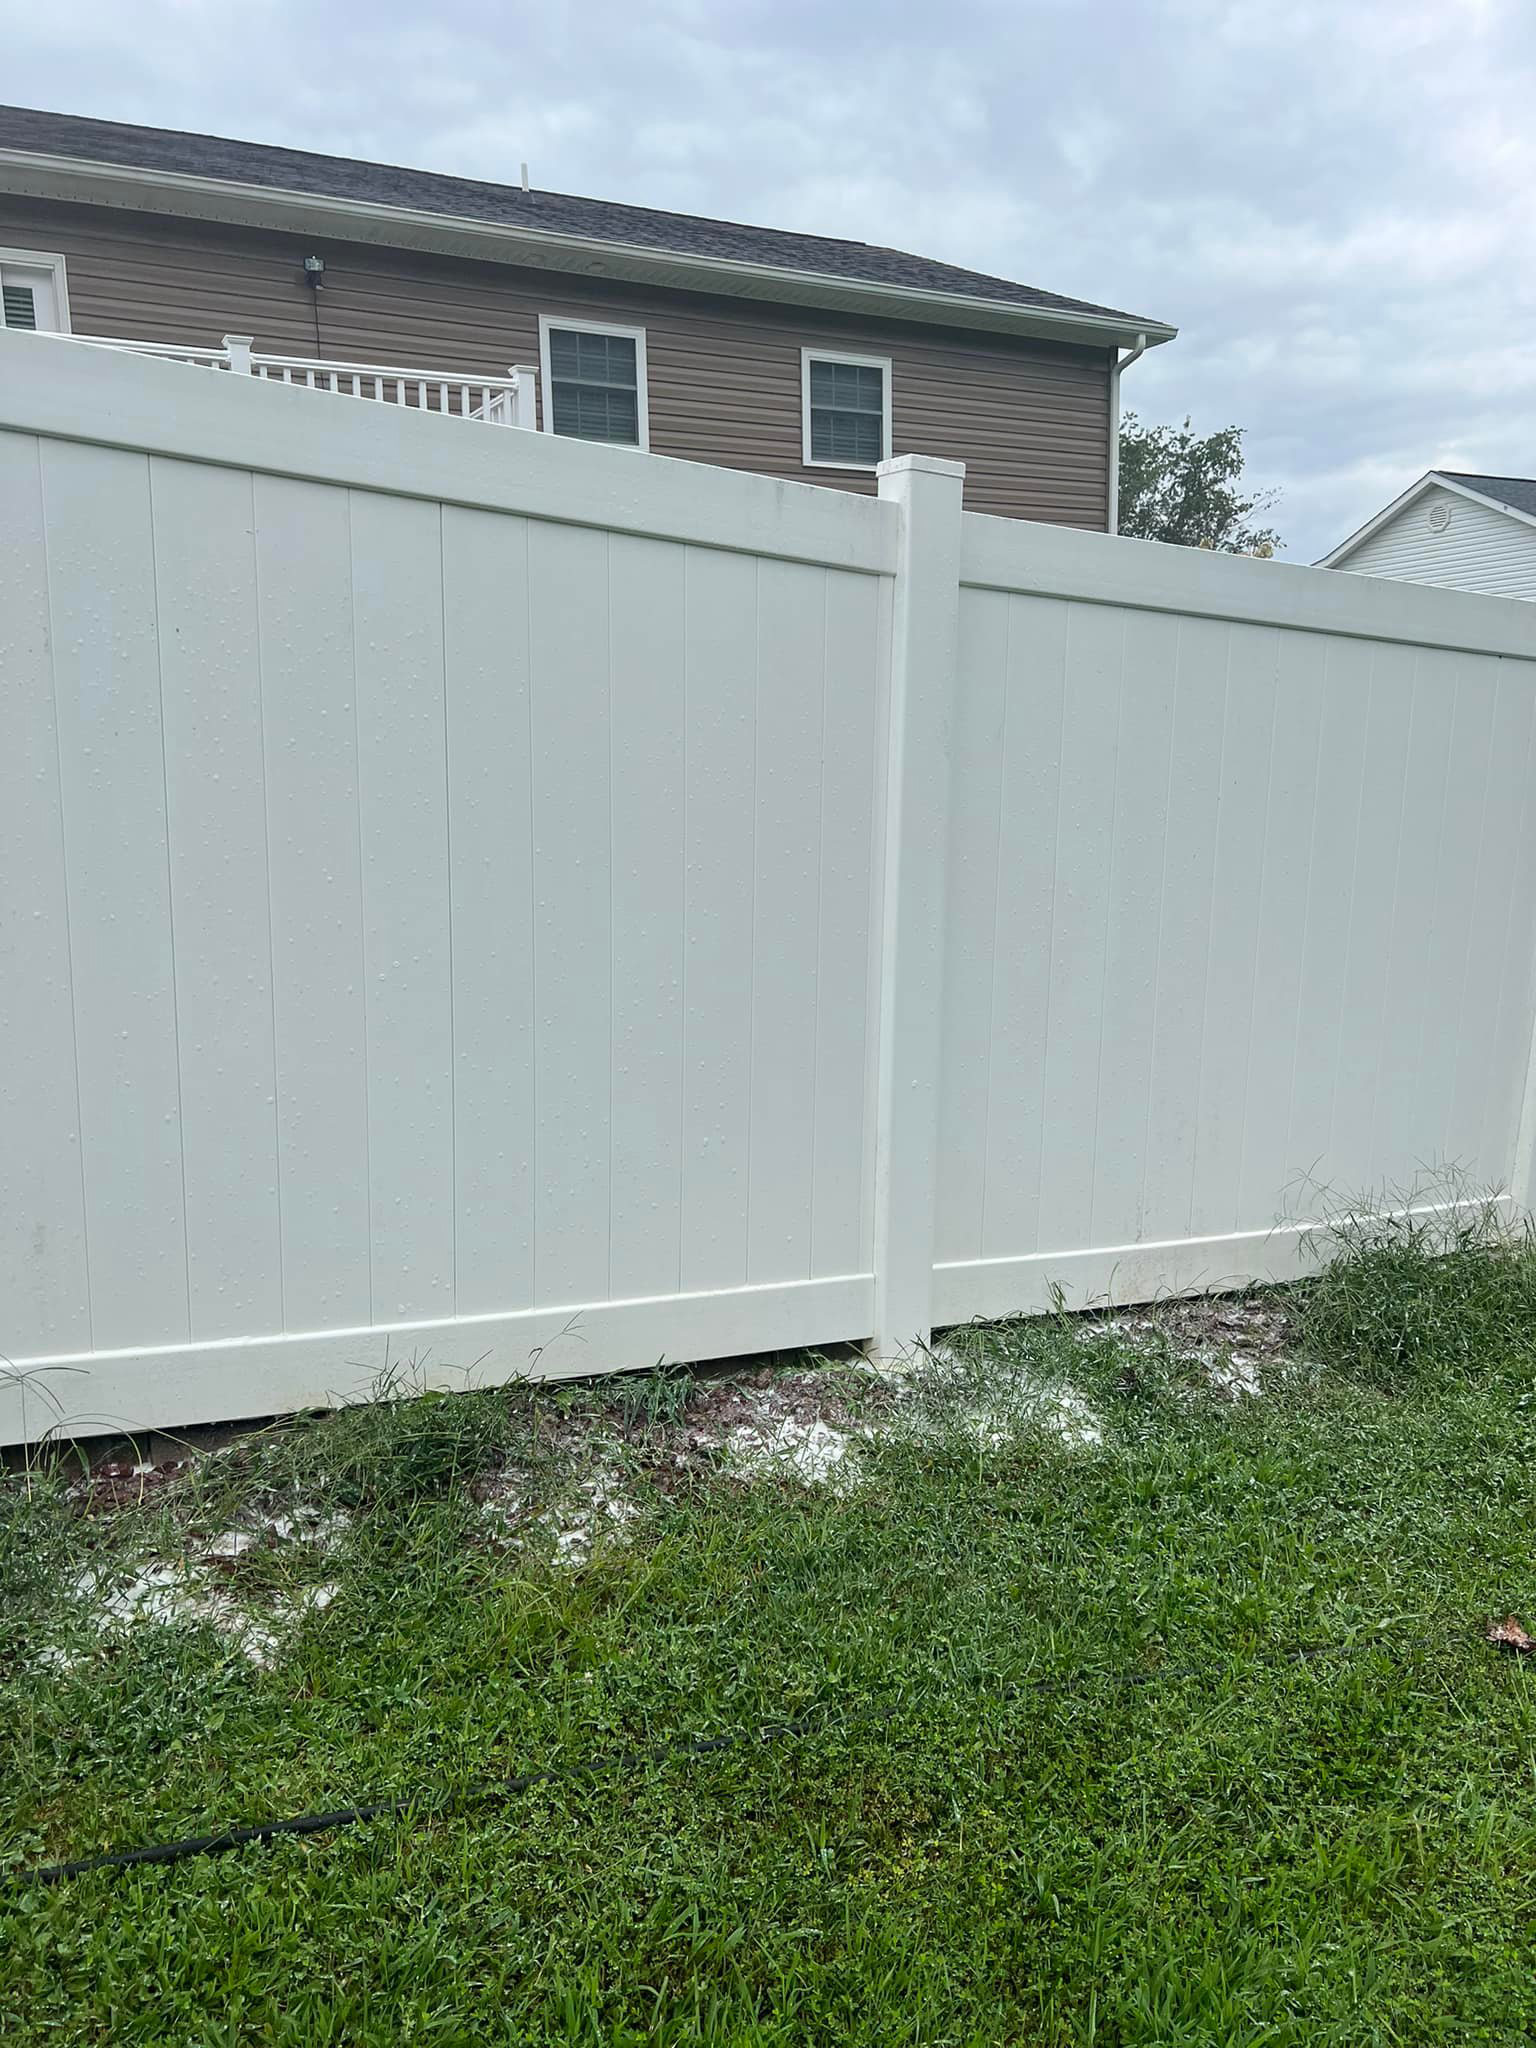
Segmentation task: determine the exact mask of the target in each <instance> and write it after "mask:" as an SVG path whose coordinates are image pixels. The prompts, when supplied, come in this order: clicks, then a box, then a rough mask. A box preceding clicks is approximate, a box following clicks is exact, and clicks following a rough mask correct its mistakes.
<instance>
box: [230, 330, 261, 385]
mask: <svg viewBox="0 0 1536 2048" xmlns="http://www.w3.org/2000/svg"><path fill="white" fill-rule="evenodd" d="M255 340H256V337H255V335H254V334H226V335H225V337H224V346H225V348H226V349H228V351H229V367H230V368H231V369H232V370H233V371H235V373H236V374H237V375H238V376H242V377H249V376H250V374H251V349H252V347H253V346H254V344H255Z"/></svg>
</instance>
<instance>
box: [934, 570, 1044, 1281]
mask: <svg viewBox="0 0 1536 2048" xmlns="http://www.w3.org/2000/svg"><path fill="white" fill-rule="evenodd" d="M1012 602H1013V600H1011V599H1010V598H1008V597H1007V596H1006V595H1005V594H1004V593H1003V592H1002V591H1000V590H978V591H975V592H973V593H972V594H971V596H970V598H969V600H968V602H967V603H965V604H963V605H962V606H961V609H960V678H961V682H960V687H959V688H958V689H957V691H956V703H955V712H954V737H953V740H952V742H951V745H952V752H951V755H950V775H951V778H952V782H953V789H954V800H953V802H952V803H951V804H950V807H949V867H948V872H949V875H950V877H951V881H950V887H949V896H950V913H949V916H948V917H947V918H946V920H945V930H944V1061H943V1067H942V1071H941V1073H940V1077H939V1130H940V1134H941V1139H940V1145H939V1178H938V1187H937V1190H936V1196H937V1202H936V1216H935V1225H934V1231H935V1236H934V1257H935V1258H936V1259H974V1258H979V1257H980V1255H981V1242H982V1207H983V1198H984V1194H985V1190H986V1180H987V1173H986V1144H987V1131H988V1126H989V1115H988V1110H989V1105H988V1100H987V1082H988V1078H989V1073H990V1059H989V1054H990V1051H991V1045H992V1008H993V1005H992V985H993V976H994V971H995V963H996V959H997V923H998V896H999V892H1000V890H1001V887H1002V874H1001V866H1002V863H1001V861H1000V859H999V842H1000V838H1001V833H1002V806H1003V763H1004V760H1005V758H1006V755H1007V750H1008V711H1009V703H1008V638H1009V611H1010V605H1011V604H1012ZM1014 710H1015V715H1016V716H1017V717H1018V718H1019V719H1020V721H1021V722H1025V723H1027V721H1028V720H1029V716H1030V705H1029V702H1028V699H1027V698H1025V699H1024V700H1023V701H1021V702H1019V703H1018V704H1017V705H1016V706H1015V707H1014ZM1015 742H1016V743H1017V734H1016V735H1015Z"/></svg>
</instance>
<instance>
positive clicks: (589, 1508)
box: [538, 1472, 640, 1565]
mask: <svg viewBox="0 0 1536 2048" xmlns="http://www.w3.org/2000/svg"><path fill="white" fill-rule="evenodd" d="M639 1513H640V1509H639V1507H638V1506H637V1505H636V1503H635V1502H634V1501H632V1500H631V1499H630V1497H629V1496H628V1494H627V1493H625V1491H624V1488H623V1484H622V1482H621V1480H620V1479H619V1477H618V1475H617V1474H616V1473H613V1472H596V1473H593V1474H592V1475H591V1477H590V1478H587V1479H585V1480H583V1481H582V1483H581V1484H580V1486H578V1487H577V1489H576V1493H575V1496H574V1498H572V1499H570V1500H565V1501H561V1502H559V1503H557V1505H556V1506H554V1507H552V1508H548V1509H546V1510H545V1512H544V1513H543V1514H542V1515H540V1516H539V1517H538V1526H539V1527H540V1528H541V1529H544V1530H547V1531H548V1533H549V1534H550V1535H551V1536H553V1537H554V1539H555V1558H556V1561H557V1563H560V1564H567V1565H582V1564H585V1563H586V1562H587V1560H588V1559H589V1558H590V1557H591V1555H592V1553H593V1551H594V1550H596V1549H597V1548H598V1547H599V1545H600V1544H602V1543H604V1542H612V1541H614V1540H615V1539H618V1540H622V1538H623V1535H624V1532H625V1530H626V1529H627V1528H628V1526H629V1524H630V1523H631V1522H633V1521H634V1520H635V1518H636V1516H637V1515H638V1514H639Z"/></svg>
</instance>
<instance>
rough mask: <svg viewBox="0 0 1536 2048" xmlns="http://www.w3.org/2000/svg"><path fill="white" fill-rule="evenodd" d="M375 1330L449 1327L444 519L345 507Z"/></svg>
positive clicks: (404, 510)
mask: <svg viewBox="0 0 1536 2048" xmlns="http://www.w3.org/2000/svg"><path fill="white" fill-rule="evenodd" d="M351 530H352V631H353V637H354V645H355V650H356V651H355V659H356V666H357V744H358V803H359V807H360V808H359V824H360V837H361V846H362V863H363V973H364V987H365V990H366V1013H367V1046H368V1177H369V1208H370V1213H371V1216H372V1228H373V1298H374V1314H375V1315H376V1316H386V1317H390V1318H400V1319H402V1320H403V1319H405V1318H411V1319H425V1318H430V1317H438V1316H451V1315H452V1314H453V1312H454V1285H453V1269H454V1252H453V1239H454V1208H453V1124H454V1118H453V1024H452V1002H453V983H452V963H451V945H450V937H451V929H450V922H449V891H448V806H447V760H446V735H445V717H444V707H443V579H442V512H441V509H440V508H439V507H438V506H436V505H430V504H426V503H424V502H422V501H420V500H417V499H410V498H387V497H385V496H384V495H383V494H382V493H380V492H377V491H360V492H357V493H355V494H354V496H353V499H352V517H351Z"/></svg>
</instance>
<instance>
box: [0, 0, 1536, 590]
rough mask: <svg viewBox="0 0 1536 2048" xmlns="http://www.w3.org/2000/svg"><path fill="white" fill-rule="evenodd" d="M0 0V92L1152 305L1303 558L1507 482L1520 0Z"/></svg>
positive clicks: (1200, 404)
mask: <svg viewBox="0 0 1536 2048" xmlns="http://www.w3.org/2000/svg"><path fill="white" fill-rule="evenodd" d="M230 20H231V17H230V16H229V13H228V9H227V8H226V7H222V6H215V5H213V4H212V0H138V4H137V5H135V6H134V7H132V8H123V7H122V6H121V5H120V4H115V0H114V4H112V5H108V4H106V0H60V4H57V5H55V6H54V7H53V8H51V9H47V10H43V9H39V8H37V7H35V6H34V5H32V4H31V0H0V31H3V35H4V47H5V49H6V80H5V93H6V96H7V97H8V98H10V99H12V100H15V101H19V102H22V103H25V104H29V105H33V106H43V107H54V108H65V109H69V110H72V111H77V112H80V113H88V114H98V115H106V116H115V117H117V118H119V119H126V120H138V121H146V122H152V123H159V124H163V125H165V126H169V127H181V128H202V129H209V130H212V131H214V132H215V133H223V134H229V135H237V136H244V137H249V138H252V139H255V140H260V141H271V142H281V143H285V144H288V145H291V146H298V147H308V148H312V149H320V150H330V151H335V152H338V153H341V154H347V155H372V156H378V157H381V158H384V159H387V160H389V161H393V162H397V163H407V164H416V165H420V166H422V167H424V168H427V169H435V170H451V171H458V172H461V173H463V174H466V175H469V176H475V177H484V178H502V179H508V180H515V179H516V177H517V175H518V166H519V164H520V162H521V161H522V160H523V159H525V158H526V159H527V160H528V162H529V164H530V166H531V170H532V175H533V178H534V182H535V183H536V184H542V185H545V186H550V187H553V188H555V189H559V190H565V191H574V192H586V193H596V194H603V195H607V196H611V197H615V198H622V199H626V200H631V201H635V202H638V203H641V204H651V205H659V206H673V207H681V208H687V209H691V210H694V211H697V212H701V213H714V214H720V215H724V216H726V217H728V218H734V219H746V220H755V221H763V222H769V223H773V224H776V225H782V226H789V227H800V228H807V229H815V230H819V231H820V232H823V233H828V234H835V235H845V236H850V237H858V238H863V239H867V240H872V241H882V242H890V243H895V244H896V245H898V246H902V247H907V248H916V249H918V250H920V251H922V252H923V253H925V254H930V255H935V256H941V257H947V258H948V259H950V260H951V261H954V262H958V263H962V264H967V265H970V266H972V267H974V268H978V269H984V270H992V271H996V272H999V273H1001V274H1002V275H1005V276H1011V277H1017V278H1022V279H1024V280H1026V281H1028V282H1030V283H1033V284H1039V285H1043V286H1045V287H1046V288H1048V289H1050V290H1055V291H1061V292H1066V293H1069V294H1072V295H1075V296H1079V297H1085V298H1093V299H1100V300H1103V301H1104V302H1106V303H1108V304H1110V305H1116V306H1123V307H1127V308H1130V309H1132V310H1135V311H1139V312H1144V313H1147V314H1152V315H1155V316H1158V317H1161V318H1166V319H1170V320H1173V321H1176V322H1178V323H1179V325H1180V326H1181V328H1182V330H1183V332H1182V335H1181V338H1180V339H1179V340H1178V341H1177V342H1175V343H1174V344H1173V345H1172V346H1171V347H1169V348H1167V349H1159V350H1156V351H1154V352H1153V353H1152V354H1151V355H1149V356H1148V357H1147V359H1146V360H1145V362H1143V363H1142V364H1141V365H1139V366H1138V368H1137V369H1136V370H1135V372H1134V373H1133V376H1132V377H1131V378H1130V379H1128V381H1127V385H1126V396H1127V401H1128V402H1130V403H1133V404H1135V405H1136V406H1137V407H1138V409H1139V410H1140V411H1142V412H1143V414H1144V415H1147V416H1150V417H1165V418H1182V417H1183V415H1184V414H1185V413H1189V414H1191V415H1192V416H1193V417H1194V419H1195V421H1196V422H1197V424H1200V425H1203V426H1218V425H1223V424H1225V423H1226V422H1227V421H1229V420H1232V421H1236V422H1238V423H1239V424H1240V425H1243V426H1244V427H1245V428H1246V429H1247V430H1248V435H1249V450H1250V460H1251V464H1252V467H1253V469H1254V471H1255V474H1256V476H1258V477H1259V478H1260V479H1261V480H1263V481H1266V482H1271V483H1276V484H1278V485H1280V486H1281V487H1282V489H1283V491H1284V493H1285V496H1284V499H1283V502H1282V504H1281V507H1280V510H1279V523H1280V525H1281V527H1282V530H1283V531H1284V532H1285V534H1286V537H1287V539H1288V541H1289V542H1290V544H1291V547H1290V551H1291V553H1292V554H1293V555H1295V556H1297V557H1299V558H1302V559H1305V558H1308V557H1310V556H1312V555H1315V554H1317V553H1320V552H1321V551H1322V550H1323V549H1324V548H1325V547H1326V546H1328V545H1330V544H1331V543H1332V541H1334V540H1335V539H1337V538H1339V537H1340V535H1341V534H1342V533H1344V532H1346V531H1348V530H1349V529H1350V528H1351V527H1352V526H1355V525H1358V524H1359V523H1360V521H1361V520H1362V519H1363V518H1364V517H1366V516H1367V515H1368V514H1369V513H1370V512H1371V511H1373V510H1374V509H1376V507H1377V506H1378V505H1379V504H1380V503H1382V502H1383V500H1384V497H1385V496H1386V495H1387V494H1388V489H1389V486H1395V487H1398V488H1400V487H1401V483H1402V482H1407V481H1411V480H1412V478H1413V477H1414V476H1416V475H1418V474H1419V473H1420V472H1421V471H1422V470H1423V469H1424V468H1426V467H1428V466H1429V464H1430V463H1431V462H1433V461H1434V460H1436V459H1446V451H1448V450H1454V451H1458V459H1460V460H1463V461H1466V462H1468V463H1469V464H1483V465H1487V466H1489V467H1492V468H1497V469H1506V470H1511V471H1525V472H1526V473H1529V474H1536V365H1533V362H1532V357H1531V352H1530V350H1529V348H1528V345H1527V337H1528V336H1529V334H1530V333H1531V332H1532V331H1533V326H1536V303H1533V302H1536V208H1532V207H1531V205H1530V198H1529V195H1530V193H1531V191H1532V190H1533V189H1536V129H1533V127H1532V123H1531V121H1530V108H1531V106H1532V105H1533V104H1536V8H1532V6H1531V5H1530V0H1350V4H1349V5H1347V6H1342V7H1341V6H1339V5H1338V4H1337V0H1291V4H1290V5H1288V6H1285V7H1264V6H1258V5H1254V4H1253V0H1162V4H1160V5H1159V6H1157V7H1148V6H1147V5H1145V4H1144V0H1104V4H1103V5H1101V6H1099V7H1097V8H1093V9H1089V8H1085V7H1083V6H1082V5H1081V4H1080V0H1032V4H1031V5H1030V6H1029V7H1027V8H1024V7H1020V6H1018V5H1017V4H1016V0H950V4H948V5H946V6H945V7H943V8H938V9H935V8H932V7H931V6H927V5H919V4H918V0H862V4H859V0H855V4H854V5H852V6H847V7H844V8H841V9H837V10H831V9H827V8H824V7H822V6H821V5H819V4H818V0H776V4H774V0H656V4H655V5H653V6H652V7H650V8H647V9H642V10H636V9H634V8H633V7H629V6H625V5H620V4H619V0H583V5H582V6H581V7H580V8H579V9H578V8H575V7H562V6H560V5H556V6H554V7H552V8H551V7H546V8H544V9H535V10H523V11H519V12H518V13H516V14H509V13H508V12H507V11H506V10H505V9H504V8H502V7H500V6H498V5H495V4H493V0H440V4H439V5H438V6H437V7H436V8H435V9H434V10H433V11H432V13H431V14H430V16H428V15H424V14H423V13H422V11H421V9H420V8H419V6H417V5H414V4H412V5H409V6H408V5H405V4H404V0H374V4H373V5H371V6H370V7H368V8H367V9H364V8H362V7H361V6H359V5H357V4H356V0H333V4H332V5H330V6H328V7H326V8H324V9H314V8H311V7H307V6H303V5H300V4H299V0H249V4H247V5H246V6H245V7H244V8H243V9H242V11H241V13H240V16H239V20H238V32H237V33H233V34H232V33H231V29H230Z"/></svg>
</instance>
